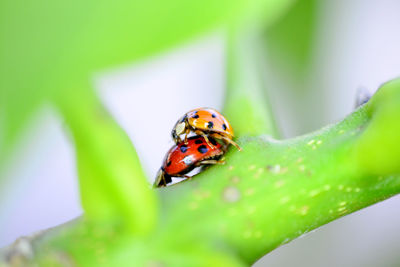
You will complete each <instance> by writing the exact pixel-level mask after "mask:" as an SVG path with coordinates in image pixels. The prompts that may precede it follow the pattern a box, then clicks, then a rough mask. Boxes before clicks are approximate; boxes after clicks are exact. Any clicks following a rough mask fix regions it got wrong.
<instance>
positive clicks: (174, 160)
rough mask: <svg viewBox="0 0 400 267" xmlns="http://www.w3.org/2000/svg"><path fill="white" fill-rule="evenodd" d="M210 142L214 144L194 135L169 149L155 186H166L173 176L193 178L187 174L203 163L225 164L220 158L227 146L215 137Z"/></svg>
mask: <svg viewBox="0 0 400 267" xmlns="http://www.w3.org/2000/svg"><path fill="white" fill-rule="evenodd" d="M209 142H211V143H212V145H213V146H210V145H209V144H208V143H207V142H206V140H205V138H204V137H202V136H192V137H190V138H188V139H187V144H185V143H184V142H181V143H179V144H177V145H175V146H173V147H172V148H171V149H170V150H169V151H168V153H167V155H166V157H165V159H164V162H163V164H162V166H161V168H160V170H159V171H158V173H157V177H156V179H155V181H154V184H153V186H154V187H162V186H166V185H167V184H169V183H171V182H172V179H171V177H183V178H191V177H190V176H188V175H186V174H187V173H188V172H190V171H192V170H193V169H194V168H196V167H200V166H202V165H209V164H224V163H225V162H224V161H221V160H219V159H220V158H221V156H222V155H223V154H224V153H225V146H223V145H221V144H220V143H218V142H216V141H215V140H214V139H213V138H209Z"/></svg>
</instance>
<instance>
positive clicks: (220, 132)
mask: <svg viewBox="0 0 400 267" xmlns="http://www.w3.org/2000/svg"><path fill="white" fill-rule="evenodd" d="M191 131H193V132H194V133H195V134H197V135H201V136H203V137H204V139H205V140H206V142H207V144H208V145H209V146H213V145H212V144H210V142H209V140H208V136H211V137H214V138H216V139H220V140H223V141H224V142H225V143H229V144H232V145H234V146H235V147H237V149H239V150H241V148H240V147H239V145H238V144H236V143H235V142H234V141H233V140H232V139H233V137H234V134H233V129H232V126H231V124H230V123H229V122H228V120H227V119H225V117H224V116H222V114H221V113H219V112H218V111H216V110H215V109H212V108H198V109H194V110H191V111H189V112H187V113H186V114H185V115H184V116H183V117H182V118H180V119H179V120H178V121H177V122H176V124H175V126H174V128H173V129H172V132H171V134H172V138H173V139H174V141H175V143H176V144H178V143H180V142H181V141H182V140H181V138H180V135H182V134H185V139H184V140H185V143H187V137H188V135H189V133H190V132H191Z"/></svg>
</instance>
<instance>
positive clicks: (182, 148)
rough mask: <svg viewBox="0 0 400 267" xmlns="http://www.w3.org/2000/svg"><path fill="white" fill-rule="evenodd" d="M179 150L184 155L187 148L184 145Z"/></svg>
mask: <svg viewBox="0 0 400 267" xmlns="http://www.w3.org/2000/svg"><path fill="white" fill-rule="evenodd" d="M179 149H180V150H181V152H182V153H186V151H187V146H186V145H182V146H181V147H180V148H179Z"/></svg>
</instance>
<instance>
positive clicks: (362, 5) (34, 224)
mask: <svg viewBox="0 0 400 267" xmlns="http://www.w3.org/2000/svg"><path fill="white" fill-rule="evenodd" d="M319 8H320V9H321V10H320V13H319V14H320V15H319V18H318V19H319V24H318V34H317V36H318V38H317V39H316V40H314V42H315V43H314V45H315V49H314V51H313V53H314V54H313V62H312V71H311V75H312V77H311V78H310V79H309V81H308V82H307V85H306V86H308V87H309V90H307V91H304V92H303V93H302V95H299V94H298V93H296V92H295V91H291V90H288V87H290V86H292V85H289V84H288V82H286V81H285V80H282V79H279V78H274V77H270V78H271V79H270V80H269V87H270V88H269V91H270V97H271V99H270V101H272V104H273V107H274V111H275V115H276V116H277V118H278V119H277V121H278V123H279V127H280V128H281V129H282V132H283V134H284V136H285V137H286V138H289V137H293V136H296V135H298V134H303V133H306V132H308V131H312V130H316V129H318V128H320V127H322V126H324V125H326V124H328V123H333V122H336V121H338V120H340V119H342V118H343V117H344V116H346V115H347V114H349V113H350V112H351V111H352V109H353V108H354V101H355V95H356V90H357V89H358V88H359V87H365V88H368V89H369V90H370V91H371V92H373V91H375V90H376V89H377V87H378V86H379V85H380V84H381V83H383V82H385V81H387V80H389V79H392V78H395V77H397V76H400V2H399V1H396V0H392V1H390V0H383V1H374V0H366V1H362V0H358V1H344V0H340V1H323V2H321V5H320V7H319ZM221 36H222V35H221V33H219V32H213V33H210V35H208V36H206V37H203V38H201V39H197V40H195V41H192V42H190V43H187V44H185V45H182V46H181V47H179V48H178V49H175V50H173V51H171V52H169V53H166V54H162V55H159V56H157V57H154V58H151V59H149V60H146V61H145V62H141V63H139V64H135V65H132V66H125V67H123V68H120V69H114V70H113V71H110V72H106V73H101V74H99V75H97V76H96V77H95V78H94V84H95V86H96V88H97V89H98V91H99V93H100V94H101V96H102V99H103V100H104V102H105V103H106V105H107V107H108V108H109V110H110V111H111V113H112V114H113V115H114V116H115V117H116V119H117V120H118V122H119V123H120V124H121V125H122V127H123V128H124V129H125V130H126V131H127V133H128V135H129V136H130V137H131V138H132V141H133V143H134V145H135V147H136V149H137V152H138V154H139V156H140V158H141V161H142V163H143V165H144V167H145V170H146V172H147V174H148V177H149V180H152V179H153V178H154V176H155V173H156V171H157V169H158V168H159V166H160V164H161V161H162V159H163V156H164V153H165V151H167V149H168V148H169V147H170V146H171V145H172V141H171V138H170V130H171V127H172V125H173V124H174V123H175V121H176V119H177V118H178V117H179V116H181V115H182V114H183V113H184V112H185V111H187V110H189V109H192V108H194V107H201V106H210V107H215V108H217V109H221V107H222V104H223V88H224V86H225V80H224V76H223V75H224V41H223V39H222V37H221ZM269 68H273V66H269ZM144 115H145V116H144ZM63 128H64V126H63V123H62V121H61V120H60V118H59V117H58V116H57V113H56V112H55V111H54V110H52V108H51V107H45V108H44V109H43V110H41V112H39V114H38V115H37V116H36V119H35V121H33V122H32V123H31V124H30V126H29V130H28V131H26V132H25V136H24V137H23V138H22V141H21V143H20V144H19V146H18V149H17V151H16V152H15V153H14V155H13V157H12V159H10V164H9V166H10V167H9V168H8V169H7V170H6V171H5V172H4V173H1V174H0V175H1V176H5V178H6V181H7V184H6V186H4V185H2V187H1V188H0V203H1V205H0V247H2V246H5V245H7V244H9V243H10V242H12V241H13V240H15V239H16V238H18V237H19V236H21V235H28V234H31V233H32V232H34V231H37V230H41V229H45V228H49V227H52V226H55V225H58V224H61V223H64V222H66V221H68V220H71V219H73V218H75V217H77V216H79V215H80V214H81V213H82V209H81V207H80V203H79V192H78V187H77V180H76V170H75V162H74V151H73V147H72V146H71V140H70V139H69V137H68V136H67V135H66V134H65V131H64V129H63ZM399 226H400V197H399V196H397V197H393V198H391V199H389V200H386V201H384V202H382V203H379V204H377V205H374V206H372V207H370V208H367V209H364V210H361V211H359V212H356V213H354V214H351V215H348V216H346V217H344V218H342V219H339V220H337V221H335V222H332V223H330V224H328V225H326V226H323V227H321V228H319V229H317V230H316V231H314V232H312V233H309V234H308V235H306V236H304V237H302V238H300V239H297V240H295V241H292V242H291V243H289V244H287V245H285V246H282V247H280V248H278V249H276V250H275V251H273V252H272V253H270V254H268V255H267V256H265V257H264V258H263V259H261V260H260V261H259V262H257V263H256V264H255V266H355V267H357V266H363V267H364V266H400V254H399V253H398V251H399V250H400V231H398V228H399Z"/></svg>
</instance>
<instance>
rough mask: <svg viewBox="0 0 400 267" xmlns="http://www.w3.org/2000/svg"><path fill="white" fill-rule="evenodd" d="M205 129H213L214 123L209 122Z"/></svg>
mask: <svg viewBox="0 0 400 267" xmlns="http://www.w3.org/2000/svg"><path fill="white" fill-rule="evenodd" d="M207 127H208V128H209V129H212V128H213V127H214V123H213V122H212V121H209V122H208V125H207Z"/></svg>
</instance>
